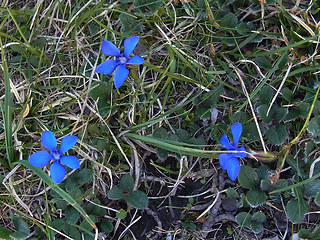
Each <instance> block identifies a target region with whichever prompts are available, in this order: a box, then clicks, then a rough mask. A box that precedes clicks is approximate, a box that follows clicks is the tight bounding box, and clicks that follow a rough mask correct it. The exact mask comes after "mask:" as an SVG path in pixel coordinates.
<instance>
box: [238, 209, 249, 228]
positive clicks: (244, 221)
mask: <svg viewBox="0 0 320 240" xmlns="http://www.w3.org/2000/svg"><path fill="white" fill-rule="evenodd" d="M251 217H252V216H251V214H250V213H247V212H240V213H238V214H237V216H236V221H237V223H238V224H239V225H240V226H241V227H249V226H250V225H251Z"/></svg>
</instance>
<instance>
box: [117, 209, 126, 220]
mask: <svg viewBox="0 0 320 240" xmlns="http://www.w3.org/2000/svg"><path fill="white" fill-rule="evenodd" d="M127 214H128V213H127V211H126V210H124V209H120V210H119V212H117V214H116V216H117V218H119V219H125V218H126V217H127Z"/></svg>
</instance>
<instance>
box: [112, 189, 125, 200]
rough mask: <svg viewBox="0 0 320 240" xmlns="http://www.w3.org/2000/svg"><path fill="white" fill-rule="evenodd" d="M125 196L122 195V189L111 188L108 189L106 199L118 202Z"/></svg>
mask: <svg viewBox="0 0 320 240" xmlns="http://www.w3.org/2000/svg"><path fill="white" fill-rule="evenodd" d="M125 196H126V195H125V194H124V193H123V191H122V189H120V188H118V187H113V188H111V189H110V191H109V192H108V198H109V199H111V200H119V199H124V198H125Z"/></svg>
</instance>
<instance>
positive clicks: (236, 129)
mask: <svg viewBox="0 0 320 240" xmlns="http://www.w3.org/2000/svg"><path fill="white" fill-rule="evenodd" d="M231 132H232V136H233V144H234V146H237V145H238V143H239V139H240V136H241V133H242V125H241V123H234V124H232V125H231Z"/></svg>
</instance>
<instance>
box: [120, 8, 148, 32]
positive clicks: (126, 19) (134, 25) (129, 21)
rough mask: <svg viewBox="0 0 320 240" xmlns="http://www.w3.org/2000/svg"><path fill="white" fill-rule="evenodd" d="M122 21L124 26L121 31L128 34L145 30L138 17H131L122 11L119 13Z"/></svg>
mask: <svg viewBox="0 0 320 240" xmlns="http://www.w3.org/2000/svg"><path fill="white" fill-rule="evenodd" d="M119 19H120V23H121V24H122V27H121V29H120V31H121V32H122V33H126V34H128V35H131V34H134V33H140V32H143V30H144V26H143V24H142V23H140V21H138V20H137V19H136V18H134V17H131V16H130V15H128V14H125V13H121V14H120V15H119Z"/></svg>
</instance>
